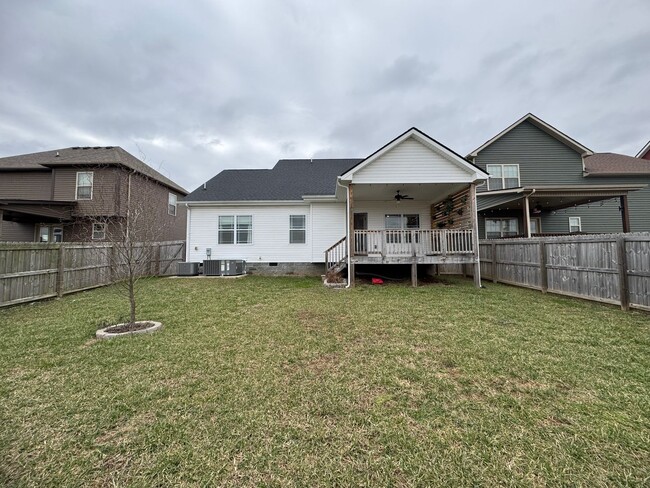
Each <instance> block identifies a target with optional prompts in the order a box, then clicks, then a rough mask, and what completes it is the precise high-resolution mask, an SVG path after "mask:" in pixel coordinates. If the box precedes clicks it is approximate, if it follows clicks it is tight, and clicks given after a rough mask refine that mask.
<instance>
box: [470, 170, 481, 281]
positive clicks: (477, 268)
mask: <svg viewBox="0 0 650 488" xmlns="http://www.w3.org/2000/svg"><path fill="white" fill-rule="evenodd" d="M469 202H470V207H471V208H470V211H471V213H472V247H473V248H474V286H476V287H477V288H480V287H481V259H480V253H479V245H478V207H477V205H476V183H472V184H471V185H470V186H469Z"/></svg>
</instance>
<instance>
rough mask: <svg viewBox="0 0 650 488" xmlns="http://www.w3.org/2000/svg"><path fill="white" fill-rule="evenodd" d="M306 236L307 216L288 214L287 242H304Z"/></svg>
mask: <svg viewBox="0 0 650 488" xmlns="http://www.w3.org/2000/svg"><path fill="white" fill-rule="evenodd" d="M306 237H307V217H305V216H304V215H289V244H304V243H305V241H306Z"/></svg>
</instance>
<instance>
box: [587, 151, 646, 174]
mask: <svg viewBox="0 0 650 488" xmlns="http://www.w3.org/2000/svg"><path fill="white" fill-rule="evenodd" d="M585 172H586V173H589V174H591V175H622V176H625V175H650V161H648V160H645V159H640V158H633V157H632V156H625V155H624V154H616V153H596V154H594V155H592V156H587V157H586V158H585Z"/></svg>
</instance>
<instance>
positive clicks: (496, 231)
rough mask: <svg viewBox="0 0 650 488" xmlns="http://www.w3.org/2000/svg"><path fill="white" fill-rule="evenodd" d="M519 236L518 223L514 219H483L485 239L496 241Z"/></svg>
mask: <svg viewBox="0 0 650 488" xmlns="http://www.w3.org/2000/svg"><path fill="white" fill-rule="evenodd" d="M518 234H519V221H518V220H517V219H516V218H508V219H485V238H486V239H497V238H499V237H510V236H516V235H518Z"/></svg>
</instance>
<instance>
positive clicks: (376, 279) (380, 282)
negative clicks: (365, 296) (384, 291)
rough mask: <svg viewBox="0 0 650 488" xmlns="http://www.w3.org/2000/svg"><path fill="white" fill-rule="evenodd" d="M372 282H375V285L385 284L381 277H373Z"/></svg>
mask: <svg viewBox="0 0 650 488" xmlns="http://www.w3.org/2000/svg"><path fill="white" fill-rule="evenodd" d="M372 284H373V285H383V284H384V280H382V279H381V278H373V279H372Z"/></svg>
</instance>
